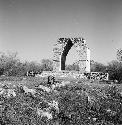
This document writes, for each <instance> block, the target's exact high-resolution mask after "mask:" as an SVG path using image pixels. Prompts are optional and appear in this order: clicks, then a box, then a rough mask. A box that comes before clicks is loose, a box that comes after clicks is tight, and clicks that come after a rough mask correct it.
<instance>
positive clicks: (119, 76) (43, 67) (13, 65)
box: [0, 52, 122, 83]
mask: <svg viewBox="0 0 122 125" xmlns="http://www.w3.org/2000/svg"><path fill="white" fill-rule="evenodd" d="M65 69H66V70H68V71H71V70H76V71H78V70H79V66H78V65H77V64H75V63H74V64H70V65H66V68H65ZM52 70H53V62H52V60H50V59H42V60H41V61H40V62H39V63H37V62H34V61H31V62H29V61H24V62H23V61H21V60H20V59H19V58H18V54H17V53H7V54H6V53H3V52H1V53H0V75H5V76H25V75H26V73H27V72H28V71H34V72H39V73H41V72H42V71H52ZM91 72H108V73H109V79H110V80H118V82H119V83H122V62H119V61H117V60H113V61H111V62H109V63H108V64H107V65H104V64H102V63H99V62H96V61H93V60H91Z"/></svg>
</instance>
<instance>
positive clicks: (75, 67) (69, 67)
mask: <svg viewBox="0 0 122 125" xmlns="http://www.w3.org/2000/svg"><path fill="white" fill-rule="evenodd" d="M65 69H66V70H68V71H72V70H75V71H79V65H77V64H72V65H66V68H65Z"/></svg>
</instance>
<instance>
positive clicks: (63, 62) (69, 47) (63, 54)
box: [61, 40, 73, 70]
mask: <svg viewBox="0 0 122 125" xmlns="http://www.w3.org/2000/svg"><path fill="white" fill-rule="evenodd" d="M72 46H73V43H72V41H70V40H69V41H68V42H67V44H66V46H65V47H64V51H63V53H62V55H61V70H65V62H66V56H67V54H68V52H69V50H70V49H71V47H72Z"/></svg>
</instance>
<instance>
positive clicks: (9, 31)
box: [0, 0, 122, 63]
mask: <svg viewBox="0 0 122 125" xmlns="http://www.w3.org/2000/svg"><path fill="white" fill-rule="evenodd" d="M75 36H82V37H84V38H85V39H86V41H87V44H88V47H89V48H90V50H91V59H93V60H95V61H98V62H102V63H107V62H109V61H111V60H113V59H116V50H117V49H118V48H122V0H0V51H2V52H6V51H11V52H16V51H17V52H18V55H19V57H20V58H21V59H22V60H28V61H32V60H33V61H40V60H41V59H43V58H52V57H53V52H52V49H53V44H55V43H56V40H57V39H58V38H59V37H75ZM73 54H75V52H74V49H71V51H70V52H69V55H68V57H67V61H68V62H71V61H72V60H73V58H74V57H75V56H74V55H73Z"/></svg>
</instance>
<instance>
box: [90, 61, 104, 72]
mask: <svg viewBox="0 0 122 125" xmlns="http://www.w3.org/2000/svg"><path fill="white" fill-rule="evenodd" d="M91 72H106V66H105V65H104V64H102V63H98V62H94V61H93V60H92V61H91Z"/></svg>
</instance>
